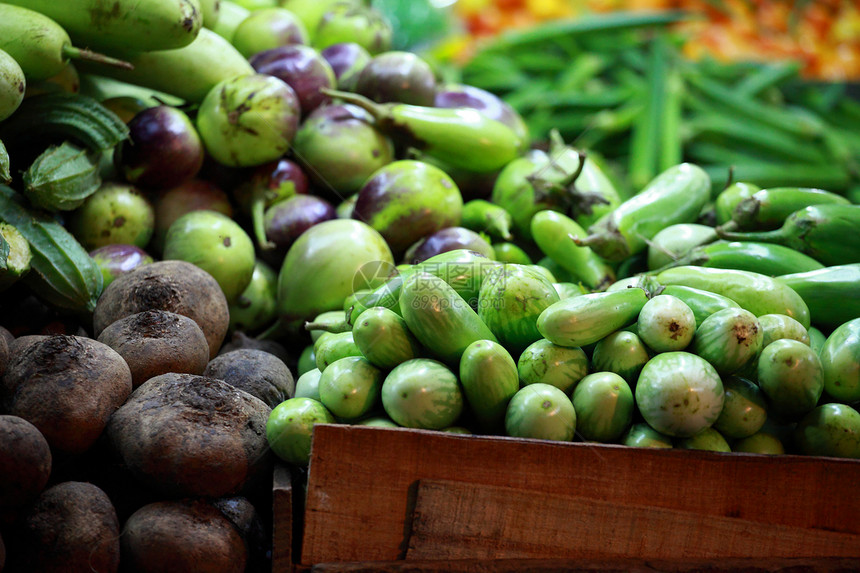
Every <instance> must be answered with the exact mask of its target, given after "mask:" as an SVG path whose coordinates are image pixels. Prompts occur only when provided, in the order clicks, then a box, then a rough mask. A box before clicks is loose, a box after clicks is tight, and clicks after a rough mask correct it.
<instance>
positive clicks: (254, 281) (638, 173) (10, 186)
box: [0, 0, 860, 571]
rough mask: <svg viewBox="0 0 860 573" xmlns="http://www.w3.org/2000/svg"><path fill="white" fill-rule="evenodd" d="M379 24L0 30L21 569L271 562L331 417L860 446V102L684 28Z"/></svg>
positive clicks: (58, 25) (6, 382) (2, 232)
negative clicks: (441, 53)
mask: <svg viewBox="0 0 860 573" xmlns="http://www.w3.org/2000/svg"><path fill="white" fill-rule="evenodd" d="M17 5H21V6H28V7H29V8H22V7H20V6H17ZM373 5H377V6H383V5H387V3H384V2H378V3H374V4H373ZM373 5H370V6H369V5H368V4H366V3H362V2H358V1H346V0H325V1H323V0H284V1H282V2H275V1H274V0H272V1H271V2H266V1H265V0H245V1H244V2H240V3H237V2H230V1H229V0H221V2H220V3H219V2H213V1H200V0H149V1H148V2H143V3H134V6H132V5H128V6H125V5H123V4H122V3H119V4H118V6H119V8H117V9H118V10H119V9H121V8H123V7H126V8H128V12H127V13H125V14H124V15H121V14H114V13H108V14H105V13H103V12H102V11H100V9H101V7H102V3H101V2H98V1H95V0H76V2H67V3H57V2H47V1H44V2H43V1H40V0H17V1H16V2H12V3H7V4H3V5H0V11H2V10H6V11H8V12H7V13H6V16H7V18H6V20H8V21H13V20H14V21H16V22H18V23H19V24H16V30H18V29H19V28H20V29H24V26H23V24H21V22H25V21H26V22H30V23H32V22H36V23H39V22H41V23H42V24H41V25H43V26H49V27H50V29H52V30H53V31H54V32H53V33H52V34H53V35H52V36H51V37H52V38H59V40H58V43H57V44H56V45H52V46H53V47H52V48H51V50H52V51H50V52H49V53H47V54H45V53H41V52H39V51H38V50H36V48H39V47H44V44H45V41H43V40H37V39H36V38H37V36H35V35H33V34H29V35H28V34H23V35H21V36H20V38H19V39H17V40H12V39H10V40H8V41H6V43H5V44H2V45H0V48H3V50H5V51H6V52H8V53H9V54H13V53H14V54H15V55H14V56H13V57H12V60H14V61H16V62H21V63H20V66H19V67H20V69H21V74H18V76H15V75H14V74H13V76H11V77H12V78H13V81H11V83H8V84H7V85H6V87H5V88H4V89H5V90H6V91H5V92H4V93H6V95H13V96H14V95H15V90H16V89H18V88H17V87H16V86H23V88H22V89H23V91H21V92H20V94H19V95H20V97H18V96H15V97H11V98H6V99H5V100H4V102H6V103H8V106H7V107H6V108H5V112H6V115H5V117H4V118H3V119H2V120H0V140H2V142H3V144H4V146H3V148H2V149H0V151H2V153H0V177H2V179H3V184H2V185H0V326H2V327H3V328H0V335H2V336H0V432H3V433H4V435H6V436H9V437H10V439H4V440H0V460H2V466H3V467H4V474H3V476H0V494H2V495H0V535H2V536H3V538H5V539H6V540H7V543H6V547H7V548H8V555H9V563H10V564H11V566H12V567H13V568H15V567H17V568H19V569H24V570H33V571H35V570H39V571H49V570H68V569H69V568H72V567H73V566H74V565H75V564H82V563H85V564H86V565H87V566H94V567H95V566H97V567H98V568H100V569H99V570H104V571H113V570H117V568H118V566H119V563H127V564H128V567H129V569H134V570H140V571H163V570H166V568H167V567H168V566H176V567H178V568H179V569H182V570H189V569H191V568H193V565H192V564H194V563H195V560H196V559H199V557H198V556H199V554H200V552H201V551H203V552H209V551H210V548H211V547H214V546H217V547H219V548H220V549H219V551H217V552H210V553H211V555H210V553H206V554H207V555H210V557H211V563H210V565H211V566H212V570H219V571H220V570H224V571H241V570H259V568H260V567H261V564H262V563H264V562H265V561H266V559H267V553H266V550H267V549H266V541H265V536H264V535H263V534H262V533H261V532H262V531H264V530H265V528H266V527H267V526H270V525H271V524H270V523H268V522H267V521H266V520H267V519H268V518H267V517H266V516H267V514H268V512H258V511H256V508H258V507H262V506H269V504H270V503H271V500H270V498H269V497H268V496H270V495H271V491H270V487H268V486H269V485H270V484H269V483H267V481H266V476H268V475H270V474H271V469H272V466H271V464H272V463H273V462H274V458H275V456H277V457H280V458H281V459H282V460H285V461H287V462H289V463H291V464H293V466H294V467H295V469H297V470H298V471H299V473H301V472H302V471H304V467H305V466H306V465H307V464H308V459H309V449H310V443H311V436H312V429H313V425H314V424H315V423H319V422H329V423H342V424H370V425H378V426H388V427H395V426H396V427H407V428H414V429H423V430H434V431H438V430H441V431H452V432H461V433H478V434H490V435H493V434H495V435H507V436H514V437H518V438H524V439H544V440H560V441H584V442H591V443H613V444H624V445H628V446H636V447H662V448H669V447H674V448H697V449H707V450H714V451H718V452H723V453H729V452H746V453H758V454H782V453H792V454H806V455H822V456H839V457H848V458H858V457H860V413H858V411H857V405H858V403H860V242H858V240H860V239H858V234H857V232H856V230H857V229H858V227H860V205H857V204H856V195H854V194H853V193H851V192H850V191H851V188H852V187H851V186H852V185H853V184H854V183H853V182H854V177H855V174H854V172H853V169H854V166H853V163H852V161H854V160H856V157H857V153H856V137H852V133H851V130H850V125H851V124H850V119H851V117H854V116H853V115H852V114H853V113H854V112H855V110H854V106H855V103H856V102H851V101H849V100H847V99H845V98H843V97H840V94H839V93H838V91H837V90H836V89H835V88H834V89H832V90H831V89H829V88H828V89H823V90H816V91H813V90H811V89H810V90H807V91H806V92H805V95H804V94H802V93H801V92H792V93H796V94H800V95H797V96H795V95H792V97H801V95H802V96H803V97H805V98H806V100H805V101H806V103H807V104H808V105H806V106H805V107H801V106H800V102H801V100H799V99H794V100H791V99H789V92H788V91H782V89H780V86H782V84H781V83H780V82H781V79H783V78H785V77H786V73H787V72H788V71H790V70H791V68H789V67H785V68H782V67H763V66H747V67H744V66H740V65H738V66H716V65H714V64H712V63H697V64H692V63H689V62H684V61H682V60H680V59H679V58H678V56H677V54H676V53H675V52H674V48H673V41H674V40H673V38H671V37H669V36H666V35H663V34H661V33H660V30H661V29H662V28H663V27H664V26H666V25H667V24H668V23H670V22H671V21H673V20H674V19H676V18H677V17H678V15H674V14H669V15H659V16H654V15H646V16H642V15H639V16H630V15H624V16H618V15H616V16H611V17H607V18H605V19H597V18H595V19H590V20H582V21H577V22H574V23H569V22H559V23H555V24H553V25H552V26H550V27H549V28H548V30H550V31H552V30H555V32H554V34H551V35H549V36H547V29H543V30H540V31H535V32H519V33H517V34H516V35H510V36H503V37H501V38H500V39H499V40H498V42H497V43H496V45H495V47H493V48H491V49H488V50H487V52H484V53H482V54H481V55H479V56H478V57H477V58H476V59H475V60H473V61H472V62H471V63H470V64H469V65H468V66H467V67H466V68H465V69H463V70H452V69H451V68H448V67H439V66H438V65H437V64H436V63H435V62H433V60H432V59H431V58H430V57H429V56H427V57H423V56H422V55H421V54H418V53H413V52H409V51H405V50H402V49H400V50H398V49H393V42H394V38H396V37H397V36H396V35H395V34H394V30H393V29H392V27H391V24H390V22H389V20H387V19H386V17H385V15H384V13H383V12H381V11H380V10H378V9H376V8H374V7H373ZM84 8H86V10H84ZM16 10H17V12H16ZM22 10H23V11H24V12H22ZM13 16H14V18H13ZM90 16H97V18H96V20H97V21H98V26H95V24H92V25H90V24H88V23H87V22H90V23H92V22H91V21H89V20H86V18H89V17H90ZM16 18H17V20H16ZM45 19H47V21H48V22H51V23H50V24H49V23H46V20H45ZM0 20H3V18H0ZM157 22H160V23H158V24H157ZM40 29H43V28H40ZM58 29H59V30H60V32H58V31H57V30H58ZM643 30H644V31H647V34H646V36H644V38H645V39H643ZM66 36H68V40H66ZM4 38H12V36H9V35H7V36H4ZM72 41H74V43H75V45H86V46H90V47H92V48H93V49H96V50H98V51H99V52H98V53H95V52H85V53H82V52H81V51H80V50H78V49H76V48H73V47H72ZM545 42H550V44H551V46H548V45H547V44H545ZM506 46H507V47H506ZM527 47H531V48H533V50H534V51H531V50H530V49H526V48H527ZM550 47H551V49H552V50H554V51H555V50H557V51H558V52H557V53H561V54H566V55H565V56H564V57H563V58H561V59H558V58H553V57H547V56H546V55H543V56H540V57H538V55H539V54H541V53H542V52H541V50H544V49H548V48H550ZM16 50H17V52H16ZM506 50H507V51H506ZM565 50H567V51H565ZM554 53H555V52H554ZM0 54H2V53H0ZM68 58H77V59H75V60H74V61H73V62H72V61H71V60H69V59H68ZM83 58H85V59H86V60H84V59H83ZM482 62H483V63H482ZM2 63H3V62H2V60H0V64H2ZM3 65H6V64H3ZM511 66H514V67H513V68H512V67H511ZM7 67H9V68H10V69H13V68H14V66H11V64H9V65H8V66H7ZM13 71H16V72H17V70H15V69H13ZM536 71H540V72H541V75H540V77H539V78H532V77H531V75H530V74H531V73H532V72H536ZM527 72H528V74H527ZM783 72H786V73H783ZM460 74H462V75H460ZM736 74H744V75H743V79H739V76H738V75H736ZM16 77H18V78H19V79H20V77H23V80H22V81H23V83H18V84H16V83H15V78H16ZM667 78H668V79H669V80H670V81H669V82H668V83H663V80H665V79H667ZM493 81H495V82H496V83H495V84H493ZM505 82H508V83H505ZM741 83H743V85H744V86H746V87H745V88H743V89H741V88H742V87H743V86H741V85H740V84H741ZM479 85H483V86H484V87H487V88H491V89H489V90H487V89H481V87H479ZM727 86H730V87H727ZM726 89H730V90H732V91H733V93H730V94H727V93H725V90H726ZM676 90H677V92H676ZM494 92H495V93H494ZM670 92H671V93H670ZM739 94H740V95H739ZM502 96H503V97H502ZM667 96H671V97H667ZM728 96H732V97H728ZM774 98H775V99H774ZM783 98H784V99H783ZM658 104H659V105H658ZM693 112H694V113H693ZM831 114H832V115H831ZM599 118H603V119H599ZM839 118H842V119H839ZM583 122H585V123H583ZM586 126H587V128H586ZM628 128H629V129H628ZM693 132H695V135H694V136H690V135H689V133H693ZM743 134H746V136H749V138H748V139H747V140H744V141H745V142H746V143H745V144H741V142H740V139H739V138H741V139H742V137H741V136H742V135H743ZM753 138H754V139H755V141H754V142H753V141H752V139H753ZM747 144H751V145H747ZM694 149H695V150H696V151H695V152H694ZM613 150H615V151H618V154H617V155H614V154H613ZM619 150H620V151H619ZM706 151H709V152H710V153H712V155H711V156H710V157H716V156H718V155H719V156H720V157H721V159H720V160H719V161H716V160H714V161H711V160H710V159H707V158H706V157H705V155H695V153H699V154H704V153H705V152H706ZM691 154H692V155H691ZM721 154H723V155H721ZM741 157H743V158H746V159H749V160H750V161H749V162H746V163H745V162H744V161H739V160H738V159H739V158H741ZM840 157H841V158H842V159H844V160H845V161H842V159H840V160H839V161H836V159H837V158H840ZM625 158H626V159H625ZM723 159H725V160H723ZM753 159H755V163H753V162H752V160H753ZM752 165H756V166H766V167H762V169H765V170H770V171H768V173H769V174H766V173H765V171H758V172H755V171H751V170H750V166H752ZM821 166H825V167H827V168H826V169H819V168H820V167H821ZM730 167H731V168H732V169H733V171H731V173H732V174H733V175H732V180H731V181H726V178H727V177H728V176H729V175H728V174H729V172H730V169H729V168H730ZM801 172H802V174H803V177H802V178H798V174H799V173H801ZM6 468H10V470H9V471H6V470H5V469H6ZM4 480H5V481H4ZM94 488H95V489H94ZM5 492H10V493H9V494H6V493H5ZM93 513H96V514H98V515H100V516H102V519H100V520H99V521H98V522H97V523H96V522H93V525H92V526H91V527H85V528H82V527H78V526H76V525H74V524H76V523H78V522H81V521H85V520H86V516H87V515H90V514H93ZM71 529H74V531H75V535H71V534H68V532H69V531H70V530H71ZM175 531H183V532H187V535H174V534H171V533H169V532H175ZM63 532H65V533H66V534H68V535H66V536H65V537H62V539H63V540H64V542H63V544H62V545H63V546H62V547H60V546H59V545H56V546H51V547H50V548H46V543H45V541H44V540H45V539H49V538H55V537H57V536H58V535H60V536H62V535H63V534H64V533H63ZM120 532H122V534H120ZM9 540H11V543H9ZM94 540H100V541H102V543H100V544H98V545H97V544H96V542H95V541H94ZM104 540H109V542H108V541H104ZM156 546H157V547H156ZM2 547H4V545H3V544H2V543H0V548H2ZM3 558H5V554H4V553H3V552H0V566H2V560H3ZM96 562H98V563H96ZM177 564H179V565H177ZM262 566H265V565H262Z"/></svg>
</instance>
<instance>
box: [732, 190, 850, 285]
mask: <svg viewBox="0 0 860 573" xmlns="http://www.w3.org/2000/svg"><path fill="white" fill-rule="evenodd" d="M717 234H718V235H719V236H720V237H721V238H723V239H727V240H730V241H757V242H760V243H774V244H778V245H784V246H786V247H790V248H792V249H795V250H796V251H800V252H801V253H804V254H807V255H809V256H810V257H812V258H814V259H816V260H818V261H820V262H821V263H823V264H824V265H826V266H830V265H844V264H849V263H860V205H842V204H824V205H810V206H808V207H803V208H801V209H799V210H797V211H795V212H793V213H792V214H790V215H789V216H788V217H787V218H786V219H785V221H784V223H783V224H782V226H781V227H780V228H778V229H775V230H773V231H750V232H746V233H742V232H733V231H727V230H725V229H721V228H717ZM807 270H813V269H807ZM794 272H802V271H801V270H800V269H798V270H796V271H794ZM783 274H788V273H783Z"/></svg>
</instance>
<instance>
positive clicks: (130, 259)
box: [90, 243, 154, 287]
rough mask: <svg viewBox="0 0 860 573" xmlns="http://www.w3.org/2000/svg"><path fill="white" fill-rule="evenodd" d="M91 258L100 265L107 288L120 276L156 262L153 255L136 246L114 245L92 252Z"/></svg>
mask: <svg viewBox="0 0 860 573" xmlns="http://www.w3.org/2000/svg"><path fill="white" fill-rule="evenodd" d="M90 257H91V258H92V259H93V260H94V261H95V263H96V265H98V267H99V269H101V271H102V277H104V286H105V287H107V286H108V285H109V284H110V283H112V282H113V280H114V279H115V278H117V277H119V276H120V275H124V274H126V273H130V272H131V271H133V270H134V269H136V268H138V267H139V266H141V265H146V264H149V263H151V262H153V261H154V259H153V258H152V255H150V254H149V253H147V252H146V251H144V250H143V249H141V248H140V247H137V246H135V245H127V244H122V243H113V244H110V245H105V246H103V247H99V248H97V249H94V250H92V251H90Z"/></svg>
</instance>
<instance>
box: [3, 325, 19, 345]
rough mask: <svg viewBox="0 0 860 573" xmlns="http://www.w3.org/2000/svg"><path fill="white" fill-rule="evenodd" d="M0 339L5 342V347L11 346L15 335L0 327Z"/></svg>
mask: <svg viewBox="0 0 860 573" xmlns="http://www.w3.org/2000/svg"><path fill="white" fill-rule="evenodd" d="M0 338H2V339H4V340H5V341H6V345H7V346H8V345H10V344H12V341H13V340H15V335H14V334H12V332H11V331H10V330H9V329H8V328H6V327H4V326H0Z"/></svg>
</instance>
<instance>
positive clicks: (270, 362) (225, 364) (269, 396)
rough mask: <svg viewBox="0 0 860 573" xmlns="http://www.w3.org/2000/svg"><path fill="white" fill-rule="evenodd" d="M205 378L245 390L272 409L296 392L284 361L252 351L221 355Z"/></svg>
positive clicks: (208, 370) (215, 359)
mask: <svg viewBox="0 0 860 573" xmlns="http://www.w3.org/2000/svg"><path fill="white" fill-rule="evenodd" d="M203 375H204V376H210V377H212V378H218V379H220V380H223V381H224V382H227V383H228V384H230V385H231V386H234V387H236V388H239V389H240V390H244V391H245V392H248V393H249V394H251V395H252V396H256V397H257V398H259V399H260V400H262V401H263V402H265V403H266V404H268V405H269V407H270V408H274V407H275V406H277V405H278V404H280V403H281V402H283V401H284V400H286V399H287V398H292V397H293V394H294V393H295V390H296V385H295V382H294V380H293V375H292V373H290V369H289V368H287V365H286V364H284V361H283V360H281V359H280V358H278V357H277V356H275V355H274V354H270V353H268V352H265V351H263V350H255V349H253V348H244V349H240V350H233V351H231V352H227V353H226V354H219V355H218V356H216V357H215V358H213V359H212V360H211V361H210V362H209V365H208V366H206V370H205V371H204V372H203Z"/></svg>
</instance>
